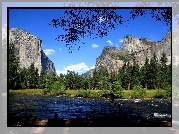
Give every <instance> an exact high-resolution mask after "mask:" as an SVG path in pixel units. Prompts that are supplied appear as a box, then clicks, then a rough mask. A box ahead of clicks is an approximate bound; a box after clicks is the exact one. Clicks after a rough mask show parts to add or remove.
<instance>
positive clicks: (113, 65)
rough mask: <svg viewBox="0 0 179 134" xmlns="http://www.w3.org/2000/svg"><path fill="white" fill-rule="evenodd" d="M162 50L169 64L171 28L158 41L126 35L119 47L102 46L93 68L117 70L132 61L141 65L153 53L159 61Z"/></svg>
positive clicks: (109, 70)
mask: <svg viewBox="0 0 179 134" xmlns="http://www.w3.org/2000/svg"><path fill="white" fill-rule="evenodd" d="M163 52H164V53H166V56H167V59H168V61H167V64H168V65H169V64H170V63H171V30H169V32H168V33H167V34H166V36H165V37H164V38H163V39H162V40H161V41H158V42H154V41H152V40H150V39H147V38H143V37H142V38H140V39H138V38H137V37H135V36H132V35H126V36H125V37H124V42H123V44H122V45H121V47H120V49H117V48H115V47H110V46H106V47H104V49H103V51H102V54H101V55H100V56H99V57H98V58H97V59H96V66H95V69H96V70H99V69H100V68H106V69H107V70H108V72H118V70H119V68H122V67H124V66H126V65H127V64H131V65H132V64H133V63H134V61H135V62H136V63H138V65H139V66H140V67H142V66H143V65H144V63H145V59H146V57H148V58H149V61H150V59H151V57H153V54H154V53H155V54H156V56H157V58H158V61H159V60H160V58H161V55H162V53H163ZM176 59H177V58H176ZM178 59H179V58H178Z"/></svg>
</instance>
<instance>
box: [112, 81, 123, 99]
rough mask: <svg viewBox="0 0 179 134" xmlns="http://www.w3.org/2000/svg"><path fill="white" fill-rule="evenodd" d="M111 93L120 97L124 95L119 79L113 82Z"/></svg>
mask: <svg viewBox="0 0 179 134" xmlns="http://www.w3.org/2000/svg"><path fill="white" fill-rule="evenodd" d="M112 93H113V94H114V96H115V97H116V98H122V97H123V96H124V91H123V88H122V86H121V82H120V81H116V82H114V83H113V85H112Z"/></svg>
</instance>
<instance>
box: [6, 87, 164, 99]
mask: <svg viewBox="0 0 179 134" xmlns="http://www.w3.org/2000/svg"><path fill="white" fill-rule="evenodd" d="M9 93H10V94H27V95H46V96H57V95H61V96H66V97H92V98H93V97H94V98H100V97H110V91H103V90H65V91H60V90H52V91H50V92H49V93H47V94H44V91H43V89H26V90H9ZM133 96H134V91H132V90H123V97H122V98H134V97H133ZM163 97H166V95H165V91H164V90H146V91H145V95H143V96H142V98H163ZM135 98H141V97H135Z"/></svg>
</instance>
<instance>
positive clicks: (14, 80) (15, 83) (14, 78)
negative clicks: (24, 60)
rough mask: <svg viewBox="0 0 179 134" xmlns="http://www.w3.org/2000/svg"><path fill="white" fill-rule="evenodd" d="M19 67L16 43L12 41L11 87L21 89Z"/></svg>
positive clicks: (10, 46) (10, 60) (10, 53)
mask: <svg viewBox="0 0 179 134" xmlns="http://www.w3.org/2000/svg"><path fill="white" fill-rule="evenodd" d="M19 69H20V67H19V59H18V58H17V57H16V56H15V48H14V44H13V42H12V41H11V42H10V44H9V83H8V85H9V88H10V89H19V88H20V85H19V83H20V81H19V75H18V70H19Z"/></svg>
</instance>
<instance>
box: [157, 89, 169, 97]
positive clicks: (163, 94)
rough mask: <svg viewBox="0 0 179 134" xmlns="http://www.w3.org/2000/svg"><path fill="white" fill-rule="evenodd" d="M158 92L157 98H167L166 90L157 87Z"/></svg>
mask: <svg viewBox="0 0 179 134" xmlns="http://www.w3.org/2000/svg"><path fill="white" fill-rule="evenodd" d="M156 90H157V91H156V93H155V96H154V97H155V98H165V97H166V92H165V91H164V90H162V89H161V88H159V89H156Z"/></svg>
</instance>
